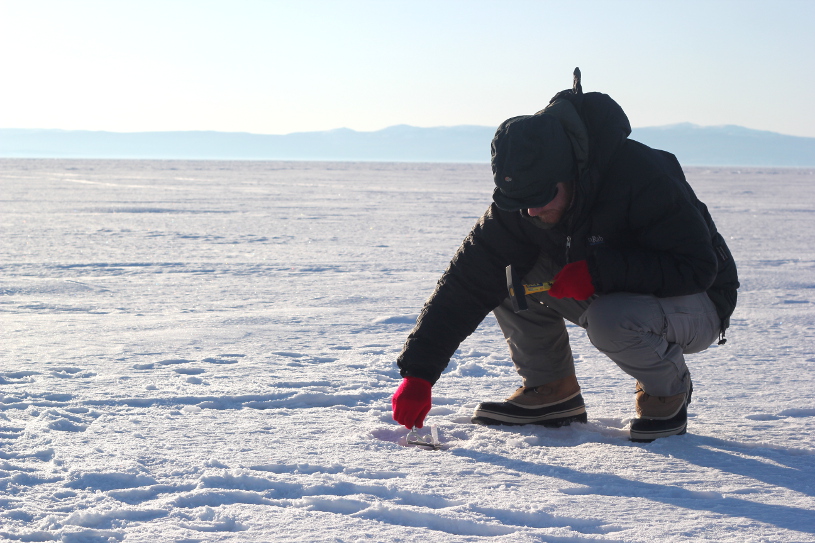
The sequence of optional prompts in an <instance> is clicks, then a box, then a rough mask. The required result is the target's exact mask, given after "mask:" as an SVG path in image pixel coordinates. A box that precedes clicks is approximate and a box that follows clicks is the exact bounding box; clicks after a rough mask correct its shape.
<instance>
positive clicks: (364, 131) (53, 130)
mask: <svg viewBox="0 0 815 543" xmlns="http://www.w3.org/2000/svg"><path fill="white" fill-rule="evenodd" d="M683 126H684V127H692V128H701V129H715V128H719V129H722V128H740V129H743V130H750V131H753V132H764V133H768V134H776V135H780V136H786V137H790V138H802V139H815V136H796V135H793V134H784V133H782V132H774V131H772V130H764V129H760V128H749V127H746V126H742V125H737V124H718V125H700V124H696V123H691V122H688V121H684V122H678V123H670V124H664V125H649V126H639V127H633V128H632V131H635V130H645V129H666V128H676V127H683ZM394 128H415V129H419V130H432V129H453V128H484V129H487V128H489V129H492V127H491V126H488V125H479V124H457V125H437V126H416V125H411V124H404V123H403V124H394V125H390V126H386V127H385V128H380V129H378V130H356V129H353V128H348V127H340V128H330V129H327V130H308V131H296V132H288V133H285V134H270V133H263V132H247V131H241V130H213V129H198V130H138V131H116V130H93V129H85V128H78V129H74V128H19V127H6V128H0V130H19V131H32V132H33V131H42V132H96V133H108V134H174V133H215V134H244V135H252V136H278V137H284V136H293V135H300V134H327V133H330V132H340V131H348V132H354V133H357V134H376V133H378V132H384V131H386V130H390V129H394Z"/></svg>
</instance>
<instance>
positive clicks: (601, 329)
mask: <svg viewBox="0 0 815 543" xmlns="http://www.w3.org/2000/svg"><path fill="white" fill-rule="evenodd" d="M581 320H582V322H581V324H583V325H584V326H585V327H586V332H587V333H588V336H589V339H590V340H591V342H592V344H593V345H594V346H595V347H597V348H598V349H600V350H601V351H603V352H607V353H613V352H619V351H621V350H624V349H625V348H627V347H629V346H631V343H632V342H636V341H640V340H642V338H643V336H644V335H646V334H649V335H650V334H657V335H660V334H661V333H662V331H663V329H664V326H665V325H664V321H665V318H664V315H663V313H662V310H661V308H660V306H659V303H658V302H657V300H656V299H655V298H654V297H653V296H649V295H644V294H631V293H626V292H617V293H613V294H606V295H603V296H599V297H598V298H597V299H595V300H594V301H593V302H592V304H591V305H590V306H589V308H588V310H587V311H586V313H585V314H584V315H583V318H582V319H581Z"/></svg>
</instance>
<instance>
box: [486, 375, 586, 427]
mask: <svg viewBox="0 0 815 543" xmlns="http://www.w3.org/2000/svg"><path fill="white" fill-rule="evenodd" d="M586 420H588V419H587V417H586V406H585V404H584V403H583V395H582V394H580V385H578V384H577V378H576V377H575V376H574V375H570V376H569V377H566V378H563V379H558V380H557V381H552V382H550V383H546V384H544V385H540V386H537V387H521V388H519V389H518V390H516V391H515V393H514V394H513V395H512V396H510V397H509V398H507V399H506V401H504V402H501V403H499V402H486V403H480V404H478V405H477V406H476V408H475V411H474V412H473V418H472V422H473V423H474V424H483V425H498V424H505V425H508V426H516V425H521V424H541V425H543V426H551V427H558V426H564V425H568V424H571V423H572V422H586Z"/></svg>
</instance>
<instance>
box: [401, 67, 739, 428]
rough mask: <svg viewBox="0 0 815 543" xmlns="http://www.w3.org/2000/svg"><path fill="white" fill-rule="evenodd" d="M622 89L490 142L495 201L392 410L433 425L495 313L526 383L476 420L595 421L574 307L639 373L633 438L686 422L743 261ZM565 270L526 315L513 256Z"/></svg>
mask: <svg viewBox="0 0 815 543" xmlns="http://www.w3.org/2000/svg"><path fill="white" fill-rule="evenodd" d="M630 133H631V127H630V125H629V122H628V118H627V117H626V115H625V113H624V112H623V110H622V109H621V108H620V106H618V105H617V103H616V102H614V100H612V99H611V98H610V97H609V96H607V95H605V94H601V93H597V92H592V93H586V94H583V92H582V89H581V87H580V76H579V71H578V70H575V85H574V89H570V90H566V91H563V92H561V93H559V94H557V95H556V96H555V97H554V98H553V99H552V101H551V102H550V103H549V105H548V106H547V107H546V108H545V109H544V110H542V111H540V112H538V113H536V114H535V115H524V116H520V117H513V118H511V119H508V120H507V121H505V122H504V123H503V124H501V126H499V127H498V130H497V131H496V134H495V138H494V139H493V141H492V171H493V174H494V178H495V185H496V189H495V191H494V193H493V203H492V205H490V207H489V209H487V211H486V213H484V215H483V216H482V217H481V219H479V221H478V223H476V225H475V226H474V227H473V229H472V231H471V232H470V234H469V235H468V236H467V238H466V239H465V240H464V242H463V244H462V245H461V247H460V248H459V250H458V251H457V252H456V254H455V256H454V257H453V260H452V261H451V262H450V266H449V268H448V269H447V271H446V272H445V273H444V274H443V275H442V277H441V279H440V280H439V282H438V285H437V286H436V290H435V292H434V293H433V295H432V296H431V297H430V299H429V300H428V301H427V303H426V304H425V306H424V309H423V310H422V312H421V314H420V316H419V319H418V321H417V323H416V326H415V328H414V329H413V330H412V331H411V333H410V335H409V336H408V339H407V341H406V343H405V346H404V349H403V350H402V353H401V354H400V355H399V359H398V361H397V363H398V365H399V368H400V369H401V372H400V373H401V375H402V377H404V380H403V381H402V384H401V385H400V386H399V388H398V389H397V390H396V393H395V394H394V395H393V399H392V404H393V418H394V420H396V421H397V422H399V423H400V424H404V425H405V426H407V427H408V428H412V427H414V426H416V427H419V428H421V427H422V425H423V422H424V418H425V416H426V415H427V413H428V411H429V410H430V406H431V394H430V392H431V387H432V386H433V384H434V383H435V382H436V380H437V379H438V378H439V376H440V375H441V373H442V371H443V370H444V368H445V367H446V366H447V364H448V362H449V361H450V357H451V356H452V355H453V354H454V353H455V351H456V349H457V348H458V346H459V344H460V343H461V342H462V341H463V340H464V339H465V338H466V337H467V336H469V335H470V334H471V333H472V332H473V331H474V330H475V329H476V328H477V327H478V325H479V323H480V322H481V321H482V320H483V319H484V317H486V316H487V314H488V313H489V312H490V311H492V312H493V313H494V314H495V318H496V320H497V321H498V324H499V326H500V327H501V330H502V332H503V333H504V336H505V337H506V340H507V343H508V344H509V351H510V355H511V357H512V362H513V363H514V365H515V368H516V370H517V371H518V374H519V375H520V376H521V378H522V379H523V386H522V387H520V388H519V389H518V390H516V391H515V393H514V394H512V395H511V396H510V397H509V398H507V399H506V400H505V401H504V402H488V403H481V404H479V405H478V406H477V407H476V408H475V412H474V414H473V418H472V421H473V422H474V423H477V424H485V425H494V424H510V425H512V424H541V425H545V426H562V425H564V424H569V423H571V422H573V421H577V422H586V420H587V417H586V408H585V405H584V403H583V397H582V395H581V394H580V386H579V385H578V382H577V378H576V377H575V366H574V359H573V357H572V352H571V348H570V346H569V338H568V334H567V332H566V325H565V322H564V319H568V320H569V321H571V322H573V323H575V324H578V325H579V326H582V327H583V328H585V329H586V331H587V334H588V337H589V339H590V340H591V342H592V344H593V345H594V346H595V347H597V349H598V350H600V351H601V352H602V353H604V354H606V355H607V356H608V357H609V358H611V359H612V360H613V361H614V362H616V363H617V365H618V366H619V367H620V368H621V369H622V370H623V371H624V372H626V373H627V374H629V375H631V376H632V377H634V378H635V379H636V397H635V398H636V399H635V403H636V412H637V418H635V419H633V420H632V422H631V427H630V437H631V439H632V440H634V441H651V440H653V439H655V438H659V437H666V436H671V435H678V434H684V433H685V431H686V427H687V406H688V404H689V403H690V401H691V393H692V391H693V386H692V384H691V377H690V373H689V371H688V368H687V366H686V365H685V358H684V355H685V354H688V353H697V352H700V351H703V350H705V349H707V347H709V346H710V345H711V344H712V343H713V342H714V341H715V340H716V339H717V337H719V338H721V341H724V339H723V338H724V331H725V329H726V328H727V326H728V323H729V317H730V315H731V314H732V313H733V310H734V308H735V305H736V289H737V288H738V286H739V283H738V278H737V273H736V265H735V263H734V262H733V258H732V256H731V254H730V251H729V249H728V248H727V245H726V244H725V241H724V239H723V238H722V236H721V235H720V234H719V233H718V232H717V230H716V225H715V224H714V223H713V220H712V219H711V217H710V214H709V213H708V211H707V207H706V206H705V205H704V204H703V203H702V202H700V201H699V200H698V199H697V198H696V195H695V194H694V192H693V190H692V189H691V187H690V185H688V183H687V182H686V181H685V177H684V175H683V173H682V169H681V167H680V165H679V163H678V162H677V160H676V158H675V157H674V156H673V155H672V154H670V153H666V152H664V151H658V150H655V149H651V148H649V147H646V146H645V145H643V144H641V143H638V142H636V141H633V140H629V139H627V138H628V135H629V134H630ZM509 265H511V266H512V268H513V270H515V271H516V272H517V274H518V275H519V276H521V277H523V282H524V283H543V282H547V281H552V282H553V285H552V287H551V289H550V290H549V291H548V293H547V292H543V293H541V294H536V295H530V296H529V299H530V301H531V303H529V309H528V310H527V311H523V312H519V313H516V312H514V311H513V309H512V303H511V300H510V298H509V297H508V296H507V281H506V272H505V268H506V267H507V266H509Z"/></svg>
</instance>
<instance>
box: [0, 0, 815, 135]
mask: <svg viewBox="0 0 815 543" xmlns="http://www.w3.org/2000/svg"><path fill="white" fill-rule="evenodd" d="M813 21H815V2H811V1H808V0H772V1H764V0H760V1H758V0H757V1H750V0H739V1H723V0H722V1H711V0H707V1H695V0H690V1H673V0H667V1H660V2H649V1H638V0H624V1H613V2H612V1H588V0H583V1H579V0H578V1H575V2H561V1H545V0H544V1H524V0H502V1H501V2H495V1H481V0H468V1H458V0H449V1H440V0H435V1H426V0H410V1H401V0H390V1H385V0H381V1H362V0H343V1H331V0H328V1H321V0H298V1H271V0H270V1H259V0H253V1H250V0H229V1H226V0H224V1H205V0H197V1H188V0H160V1H153V0H138V1H132V0H119V1H88V0H73V1H70V2H66V1H53V0H52V1H48V0H0V51H2V53H0V73H2V75H3V84H2V85H0V128H58V129H66V130H107V131H115V132H141V131H172V130H217V131H228V132H252V133H258V134H288V133H292V132H309V131H320V130H331V129H336V128H343V127H344V128H351V129H354V130H359V131H373V130H379V129H382V128H385V127H388V126H392V125H397V124H409V125H413V126H425V127H430V126H454V125H462V124H470V125H483V126H497V125H498V124H500V123H501V122H502V121H503V120H504V119H506V118H509V117H512V116H515V115H520V114H528V113H534V112H535V111H538V110H540V109H542V108H543V107H544V106H545V105H546V104H547V103H548V101H549V99H550V98H551V97H552V96H553V95H554V94H555V93H556V92H558V91H560V90H563V89H566V88H569V87H570V86H571V81H572V71H573V69H574V68H575V67H576V66H579V67H580V69H581V71H582V73H583V88H584V91H586V92H589V91H599V92H604V93H607V94H609V95H610V96H612V97H613V98H614V99H615V100H616V101H617V102H618V103H619V104H620V105H621V106H622V107H623V109H624V110H625V111H626V113H627V114H628V116H629V118H630V120H631V124H632V126H634V127H635V128H636V127H646V126H660V125H667V124H674V123H680V122H691V123H695V124H699V125H704V126H711V125H725V124H735V125H740V126H744V127H748V128H753V129H759V130H769V131H773V132H779V133H782V134H789V135H795V136H807V137H815V107H812V103H813V101H815V100H814V99H815V91H813V89H815V32H813V28H812V27H813Z"/></svg>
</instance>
